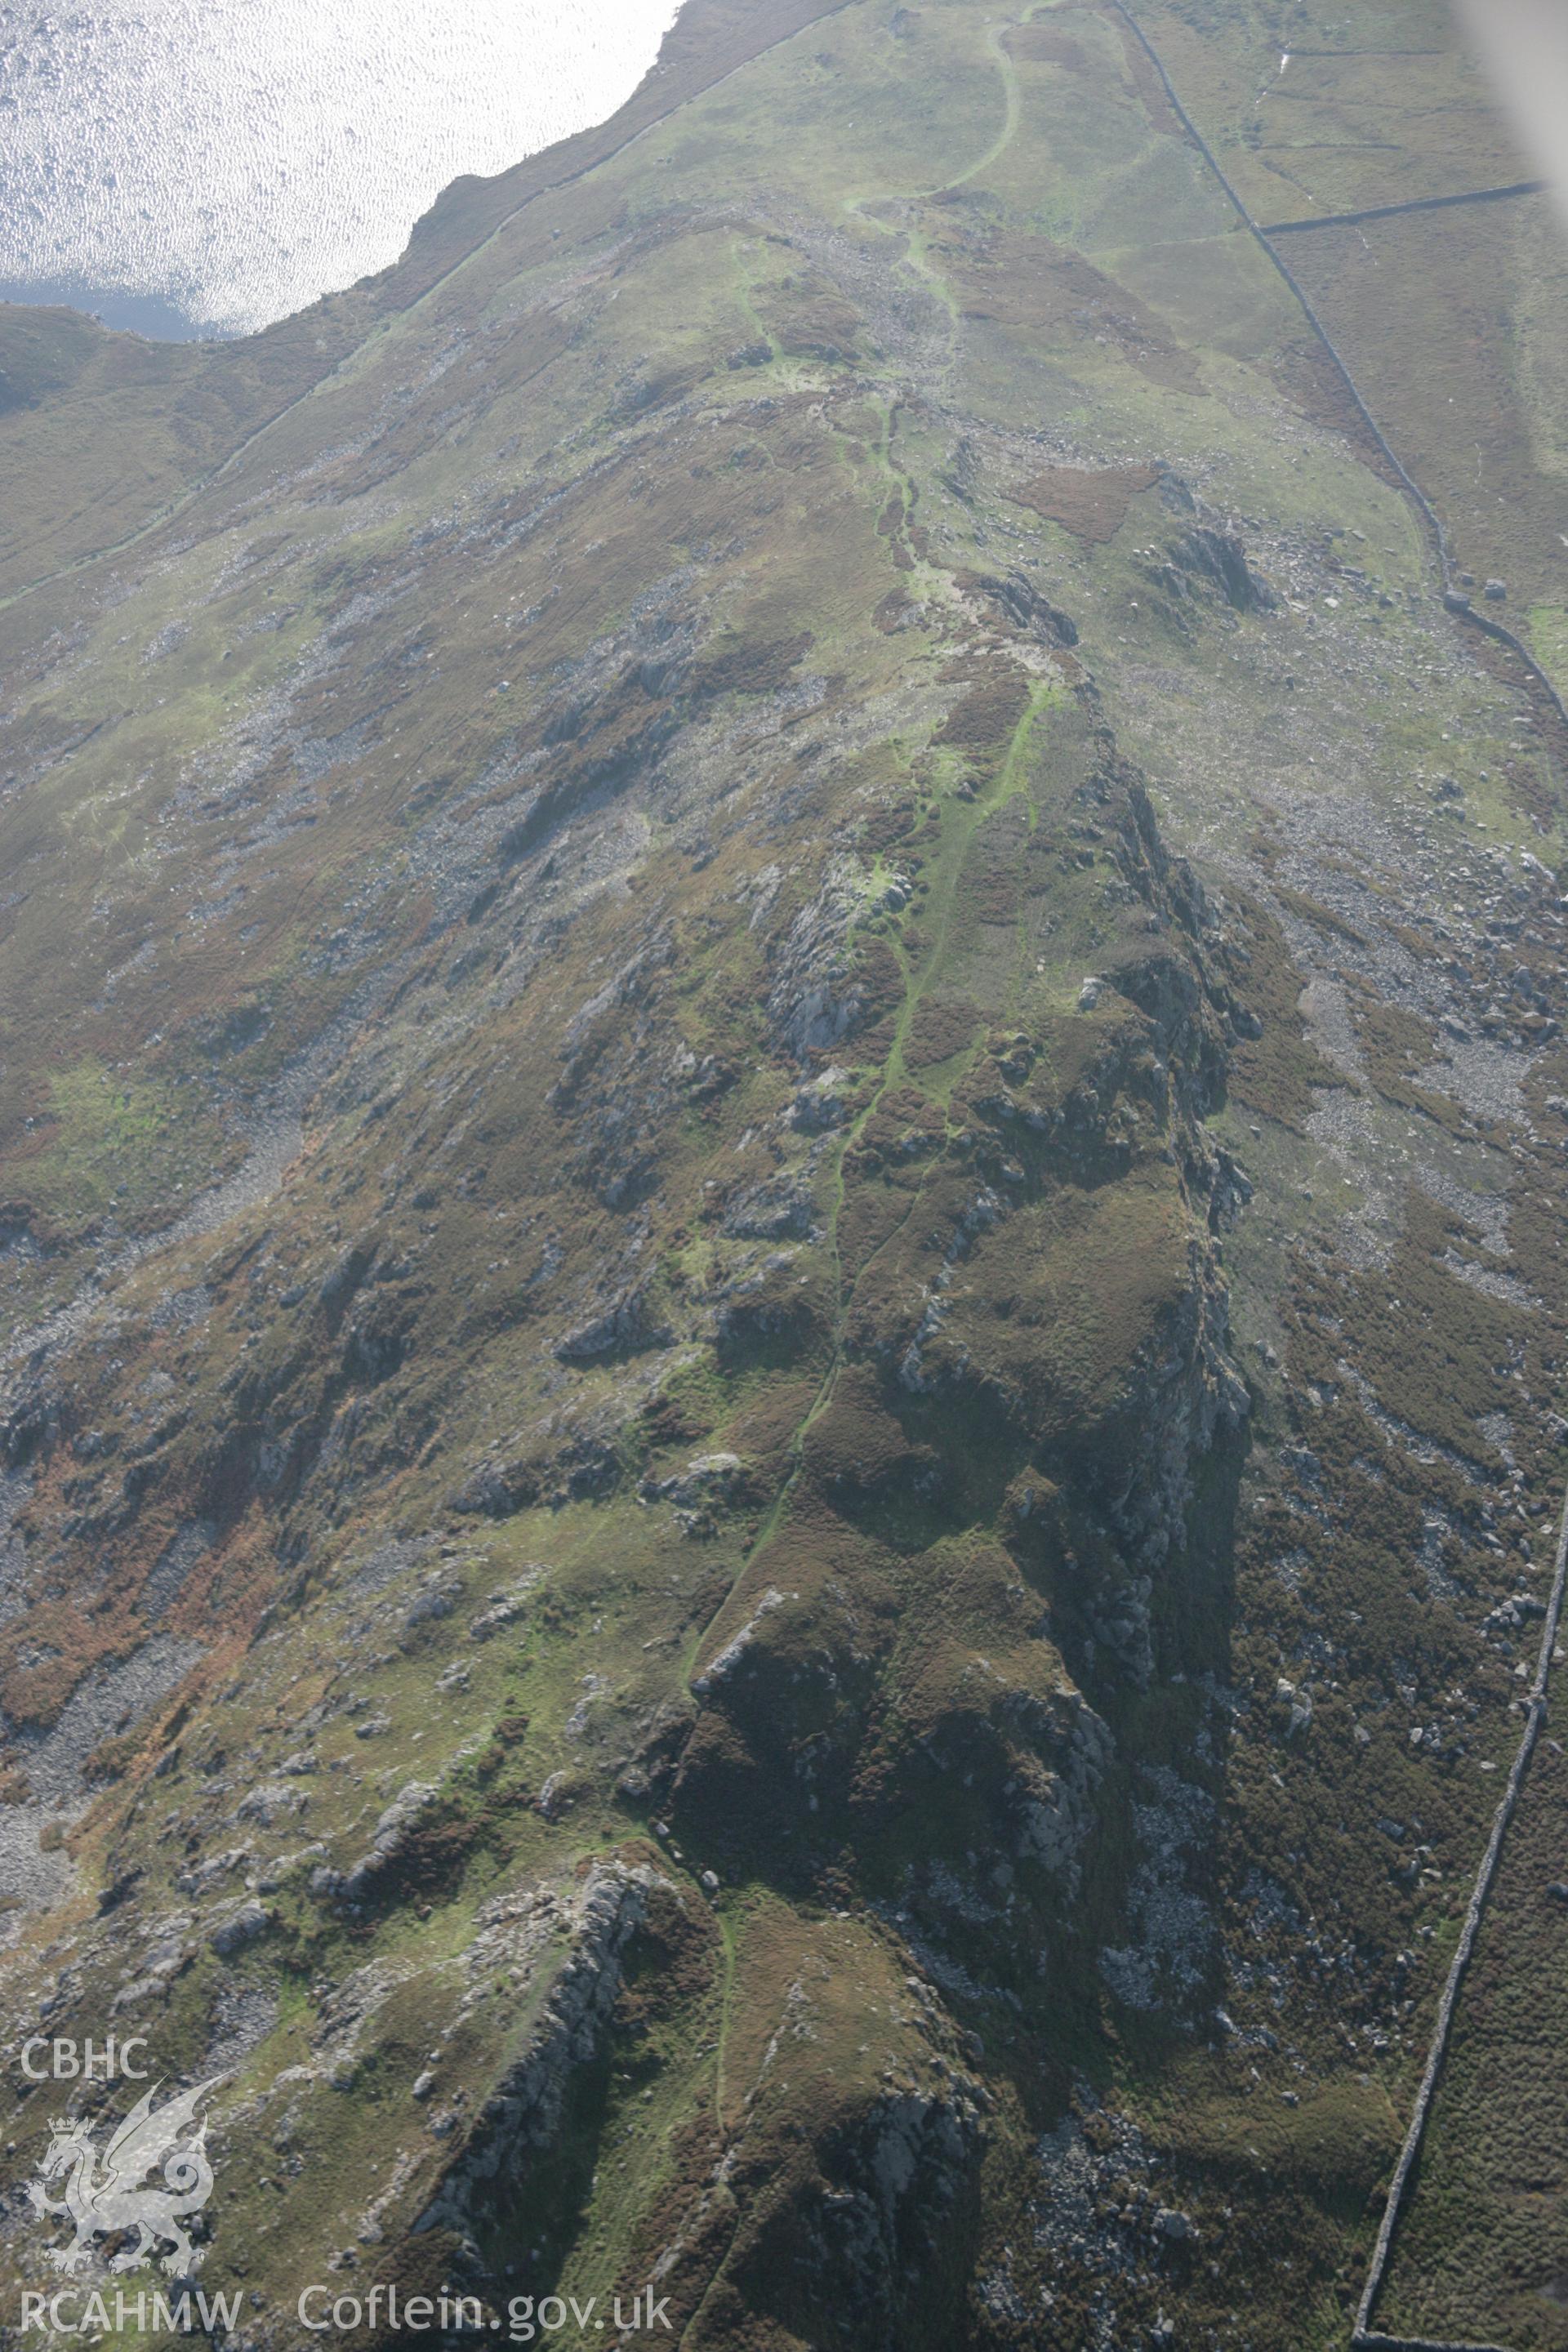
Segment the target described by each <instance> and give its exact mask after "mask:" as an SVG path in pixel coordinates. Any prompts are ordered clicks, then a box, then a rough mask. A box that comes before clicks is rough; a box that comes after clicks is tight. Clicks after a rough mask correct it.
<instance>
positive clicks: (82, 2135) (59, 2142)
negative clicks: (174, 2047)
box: [27, 2075, 221, 2277]
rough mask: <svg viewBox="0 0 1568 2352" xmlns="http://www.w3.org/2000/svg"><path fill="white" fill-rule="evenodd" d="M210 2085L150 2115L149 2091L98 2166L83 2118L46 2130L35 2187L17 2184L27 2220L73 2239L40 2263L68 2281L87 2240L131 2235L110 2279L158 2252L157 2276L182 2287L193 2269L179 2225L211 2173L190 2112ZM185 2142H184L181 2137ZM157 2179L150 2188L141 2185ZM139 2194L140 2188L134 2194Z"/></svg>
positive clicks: (193, 2257) (194, 2255)
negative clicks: (53, 2185) (65, 2227)
mask: <svg viewBox="0 0 1568 2352" xmlns="http://www.w3.org/2000/svg"><path fill="white" fill-rule="evenodd" d="M220 2080H221V2077H220V2076H217V2075H215V2076H214V2077H213V2079H212V2081H211V2082H208V2083H198V2084H196V2086H195V2089H194V2090H191V2091H182V2092H181V2093H180V2094H179V2095H178V2097H176V2098H173V2099H165V2100H164V2102H163V2105H162V2106H161V2107H158V2108H156V2109H154V2107H153V2095H154V2094H155V2093H156V2091H157V2090H158V2089H159V2087H160V2086H159V2085H158V2084H156V2083H154V2084H153V2088H152V2090H151V2091H148V2092H147V2093H146V2094H145V2095H144V2096H142V2098H140V2099H138V2100H137V2102H136V2105H134V2106H133V2107H132V2110H131V2113H130V2114H129V2115H128V2116H126V2117H125V2119H124V2121H123V2122H122V2123H121V2124H119V2125H118V2126H115V2127H114V2130H113V2137H111V2138H110V2142H109V2145H108V2147H106V2148H105V2149H104V2150H103V2152H102V2155H101V2156H100V2153H99V2151H98V2149H97V2148H96V2147H94V2145H93V2141H92V2135H91V2128H90V2126H89V2122H88V2119H87V2118H86V2117H85V2116H62V2117H59V2118H58V2119H57V2120H56V2121H55V2122H54V2123H53V2124H52V2125H51V2126H50V2130H51V2133H52V2135H53V2136H52V2137H51V2138H50V2141H49V2145H48V2147H47V2151H46V2153H45V2156H44V2160H43V2162H42V2164H41V2165H40V2166H39V2168H38V2175H39V2177H38V2179H36V2180H31V2181H29V2182H28V2184H27V2197H28V2201H29V2202H30V2203H31V2205H32V2207H33V2209H34V2210H35V2211H36V2212H37V2213H39V2214H41V2215H42V2216H44V2217H45V2218H46V2219H47V2220H50V2221H53V2220H57V2219H58V2220H62V2221H72V2222H74V2223H75V2225H76V2235H75V2237H74V2238H73V2239H72V2240H71V2242H70V2243H69V2244H68V2245H65V2246H51V2247H48V2248H47V2249H46V2252H45V2256H44V2259H45V2260H46V2262H47V2263H50V2264H51V2265H52V2266H53V2268H54V2269H56V2270H57V2271H78V2270H80V2269H81V2268H82V2267H83V2266H84V2264H86V2263H90V2262H91V2260H92V2258H93V2240H94V2239H95V2238H102V2237H116V2236H121V2235H123V2234H124V2233H126V2232H127V2231H132V2230H134V2231H135V2232H136V2242H135V2243H134V2245H131V2246H127V2247H125V2248H124V2249H123V2250H122V2251H121V2252H119V2253H117V2254H116V2255H115V2256H114V2257H113V2259H112V2261H111V2262H110V2265H109V2267H110V2270H111V2271H134V2270H141V2269H142V2267H143V2265H144V2264H145V2263H147V2261H148V2260H149V2258H150V2257H151V2255H152V2253H153V2249H154V2247H155V2246H156V2245H157V2244H158V2242H160V2241H161V2240H162V2241H166V2242H167V2243H168V2244H169V2246H170V2248H171V2249H172V2251H171V2252H169V2253H168V2254H166V2255H165V2256H164V2257H163V2268H164V2269H165V2270H166V2271H168V2272H169V2273H171V2274H172V2275H174V2276H175V2277H184V2276H187V2275H188V2274H189V2273H192V2272H194V2271H195V2270H196V2268H197V2267H198V2266H199V2264H200V2263H201V2259H202V2257H201V2253H200V2251H199V2250H198V2249H196V2248H195V2247H193V2246H192V2244H191V2242H190V2239H189V2238H188V2237H187V2235H186V2233H185V2231H184V2222H185V2221H186V2220H187V2219H188V2218H189V2217H190V2215H192V2214H193V2213H199V2212H200V2211H201V2209H202V2207H203V2206H204V2205H205V2203H206V2201H207V2199H208V2198H209V2197H210V2196H211V2195H212V2190H213V2170H212V2167H211V2165H210V2164H209V2163H208V2162H207V2158H206V2136H207V2127H206V2125H205V2123H202V2124H200V2125H196V2127H195V2130H192V2129H191V2128H190V2127H191V2126H193V2125H195V2124H196V2110H197V2108H198V2107H199V2106H200V2105H201V2102H202V2101H203V2099H205V2097H206V2095H207V2094H208V2093H209V2092H210V2091H211V2090H213V2089H214V2088H215V2086H216V2084H217V2082H218V2081H220ZM187 2133H188V2134H189V2136H188V2137H184V2135H186V2134H187ZM160 2172H161V2173H162V2175H163V2186H162V2187H161V2188H156V2187H153V2185H152V2183H151V2182H150V2181H148V2175H149V2174H153V2175H156V2174H158V2173H160ZM60 2179H63V2180H64V2182H65V2194H64V2195H63V2196H62V2197H59V2198H58V2199H57V2198H51V2197H50V2196H49V2195H48V2193H47V2186H46V2184H47V2183H48V2182H51V2181H57V2180H60ZM143 2184H146V2185H143Z"/></svg>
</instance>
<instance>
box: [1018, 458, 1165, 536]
mask: <svg viewBox="0 0 1568 2352" xmlns="http://www.w3.org/2000/svg"><path fill="white" fill-rule="evenodd" d="M1159 478H1160V477H1159V473H1158V471H1157V470H1156V468H1155V467H1152V466H1100V467H1085V466H1051V467H1047V470H1046V471H1045V472H1044V473H1043V474H1036V475H1035V476H1034V478H1032V479H1031V480H1029V481H1027V482H1021V483H1020V484H1019V485H1018V488H1016V490H1009V491H1008V493H1007V495H1008V497H1009V498H1010V499H1012V501H1013V503H1014V505H1015V506H1020V507H1030V508H1032V509H1034V511H1035V513H1036V514H1037V515H1044V516H1045V518H1046V520H1047V522H1059V523H1060V525H1061V527H1062V529H1063V530H1070V531H1071V533H1072V535H1073V537H1074V538H1075V539H1081V540H1083V541H1086V542H1088V543H1089V545H1091V546H1100V545H1102V544H1103V543H1104V541H1106V540H1108V539H1113V538H1114V537H1115V535H1116V533H1117V532H1118V531H1119V530H1121V525H1122V524H1123V523H1124V522H1125V520H1127V509H1128V508H1129V507H1130V506H1131V503H1132V501H1133V499H1135V498H1138V497H1140V496H1141V495H1142V492H1143V491H1144V490H1152V488H1153V487H1154V485H1155V483H1156V482H1157V481H1158V480H1159Z"/></svg>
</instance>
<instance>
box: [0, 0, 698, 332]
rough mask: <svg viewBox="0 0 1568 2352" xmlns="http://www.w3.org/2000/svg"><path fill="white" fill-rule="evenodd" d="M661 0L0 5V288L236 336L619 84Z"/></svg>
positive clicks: (667, 13) (27, 297) (632, 74)
mask: <svg viewBox="0 0 1568 2352" xmlns="http://www.w3.org/2000/svg"><path fill="white" fill-rule="evenodd" d="M678 5H679V0H98V5H90V6H89V5H65V6H54V7H50V6H48V5H20V0H18V5H15V6H12V7H7V6H6V5H5V0H0V299H9V300H12V301H50V300H53V301H68V302H73V303H75V304H76V305H77V306H78V307H79V308H81V309H86V310H96V311H97V312H98V313H99V315H100V317H102V318H103V319H105V320H107V321H108V322H109V323H110V325H111V326H124V327H133V328H136V329H138V330H139V331H141V332H142V333H144V334H152V335H165V336H168V335H175V336H178V335H193V334H208V335H212V334H221V335H236V334H245V333H248V332H249V331H251V330H253V329H255V328H257V327H262V326H265V325H267V324H268V321H269V320H273V319H280V318H283V317H286V316H287V315H288V313H289V311H291V310H300V309H301V308H302V307H303V306H304V305H305V304H306V303H308V302H312V301H314V300H315V299H316V297H317V296H318V295H319V294H322V293H325V292H326V291H327V290H328V289H330V288H333V287H342V286H348V285H352V284H353V280H354V279H355V278H362V277H363V276H365V275H366V274H367V273H368V272H370V271H372V270H375V269H381V268H384V267H385V265H386V264H387V263H388V262H390V261H395V259H396V258H397V256H398V255H399V253H401V252H402V250H403V248H404V247H405V244H406V243H407V239H408V232H409V230H410V228H411V227H412V226H413V225H414V222H415V221H416V219H417V218H418V216H419V215H420V214H421V213H422V212H424V211H425V210H426V207H427V206H428V205H429V204H430V202H431V200H432V198H433V197H434V196H435V195H436V194H437V192H438V191H439V190H440V189H441V188H443V187H445V186H446V184H447V182H448V181H449V180H453V179H455V178H457V176H458V173H463V172H477V173H495V172H500V171H503V170H505V168H506V167H507V165H508V164H510V163H516V162H517V161H518V160H519V159H520V158H521V157H522V156H524V155H529V154H531V153H533V152H535V151H536V150H537V149H538V148H541V147H545V146H548V145H549V144H550V143H551V142H552V141H553V140H556V139H561V138H563V137H565V136H566V135H567V133H568V132H570V131H578V130H582V129H583V128H584V126H585V125H587V124H589V123H593V122H601V121H604V120H605V117H606V116H607V115H609V114H612V113H613V112H614V111H615V110H616V107H617V106H619V105H620V104H621V103H622V101H623V100H625V99H626V98H627V97H629V95H630V94H631V92H632V90H633V89H636V87H637V83H638V81H639V80H640V79H642V77H643V75H644V74H645V73H646V72H647V68H648V67H649V66H650V65H651V64H652V63H653V60H654V58H655V57H656V56H657V54H658V44H659V40H660V38H661V37H662V36H663V34H664V33H665V31H666V30H667V29H668V26H669V25H670V24H671V23H672V22H673V20H674V18H675V16H676V14H677V8H678Z"/></svg>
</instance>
